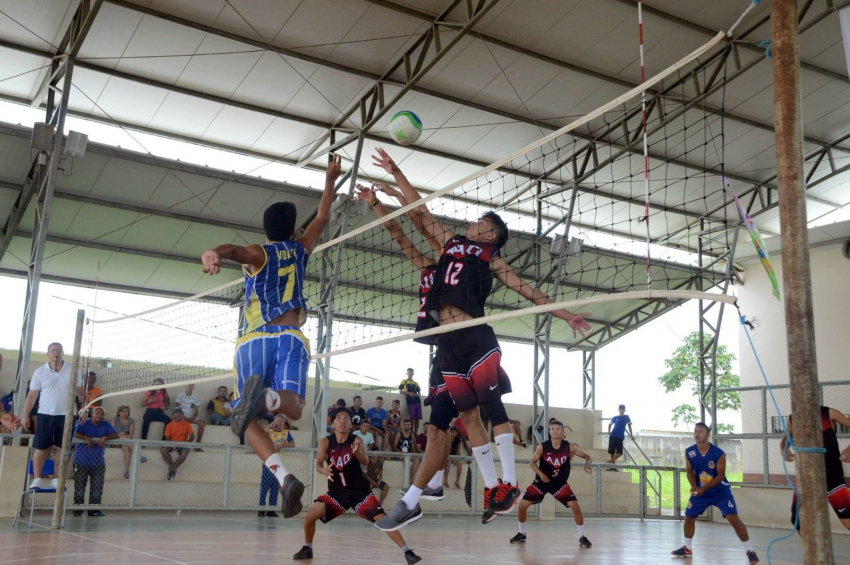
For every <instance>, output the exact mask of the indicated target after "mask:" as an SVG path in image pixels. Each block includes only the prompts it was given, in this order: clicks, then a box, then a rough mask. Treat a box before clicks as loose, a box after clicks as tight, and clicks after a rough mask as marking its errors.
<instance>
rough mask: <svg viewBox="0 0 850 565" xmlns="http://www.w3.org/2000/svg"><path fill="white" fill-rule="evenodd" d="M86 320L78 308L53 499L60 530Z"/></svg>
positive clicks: (52, 526)
mask: <svg viewBox="0 0 850 565" xmlns="http://www.w3.org/2000/svg"><path fill="white" fill-rule="evenodd" d="M85 321H86V311H85V310H77V331H76V333H75V334H74V359H73V361H71V377H70V380H71V382H70V383H69V384H68V404H67V407H66V409H65V427H64V429H63V430H62V459H61V460H60V462H59V474H58V475H57V476H56V478H57V479H59V480H58V481H57V482H58V483H59V484H58V486H57V487H56V498H55V499H54V501H53V521H52V522H51V523H50V529H51V530H58V529H59V527H60V525H61V524H62V513H63V511H64V508H62V501H63V499H64V497H65V477H66V476H67V475H68V463H70V459H71V435H72V434H73V431H74V415H75V414H76V412H77V408H76V405H75V404H74V399H75V398H76V396H77V375H79V373H80V352H81V351H82V349H83V325H84V323H85Z"/></svg>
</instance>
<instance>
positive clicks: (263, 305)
mask: <svg viewBox="0 0 850 565" xmlns="http://www.w3.org/2000/svg"><path fill="white" fill-rule="evenodd" d="M263 251H264V252H265V254H266V262H265V263H264V264H263V266H262V267H261V268H260V270H259V271H257V272H256V273H254V274H253V275H252V274H251V273H250V272H249V271H248V269H246V268H245V267H244V266H243V267H242V271H243V274H244V279H245V324H244V327H243V333H249V332H252V331H254V330H256V329H257V328H259V327H260V326H264V325H266V324H268V323H269V322H271V321H272V320H274V319H275V318H277V317H278V316H280V315H281V314H283V313H285V312H288V311H289V310H294V309H296V308H298V309H300V310H301V314H300V316H299V322H300V323H303V321H304V320H305V319H306V317H307V300H306V299H305V298H304V275H305V273H306V272H307V259H308V258H309V254H308V253H307V250H306V249H304V246H303V245H301V244H300V243H298V242H297V241H276V242H274V243H267V244H265V245H263Z"/></svg>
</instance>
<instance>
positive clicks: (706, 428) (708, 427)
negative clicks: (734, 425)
mask: <svg viewBox="0 0 850 565" xmlns="http://www.w3.org/2000/svg"><path fill="white" fill-rule="evenodd" d="M697 426H702V427H703V428H705V431H707V432H708V433H711V426H709V425H708V424H706V423H705V422H697V423H696V424H694V429H697Z"/></svg>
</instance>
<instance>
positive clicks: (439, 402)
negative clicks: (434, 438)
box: [425, 349, 458, 432]
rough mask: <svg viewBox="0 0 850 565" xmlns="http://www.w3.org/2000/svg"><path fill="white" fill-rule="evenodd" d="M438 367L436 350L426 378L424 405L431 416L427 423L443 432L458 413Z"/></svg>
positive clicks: (438, 355) (438, 356)
mask: <svg viewBox="0 0 850 565" xmlns="http://www.w3.org/2000/svg"><path fill="white" fill-rule="evenodd" d="M440 367H441V366H440V350H439V349H437V354H436V355H434V362H433V363H432V364H431V375H430V376H429V378H428V398H426V399H425V404H426V406H431V416H430V417H429V419H428V423H429V424H431V425H432V426H436V427H437V429H438V430H442V431H444V432H445V431H448V429H449V426H450V425H451V423H452V420H454V419H455V418H457V415H458V412H457V408H456V407H455V403H454V400H452V397H451V395H450V394H449V389H448V387H446V383H445V381H444V380H443V373H442V370H441V368H440Z"/></svg>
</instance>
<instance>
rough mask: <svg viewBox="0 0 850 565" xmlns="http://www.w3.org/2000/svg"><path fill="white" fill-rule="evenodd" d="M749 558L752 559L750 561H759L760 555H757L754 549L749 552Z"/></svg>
mask: <svg viewBox="0 0 850 565" xmlns="http://www.w3.org/2000/svg"><path fill="white" fill-rule="evenodd" d="M747 559H749V560H750V563H758V562H759V556H758V555H756V552H755V551H753V550H750V551H748V552H747Z"/></svg>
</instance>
